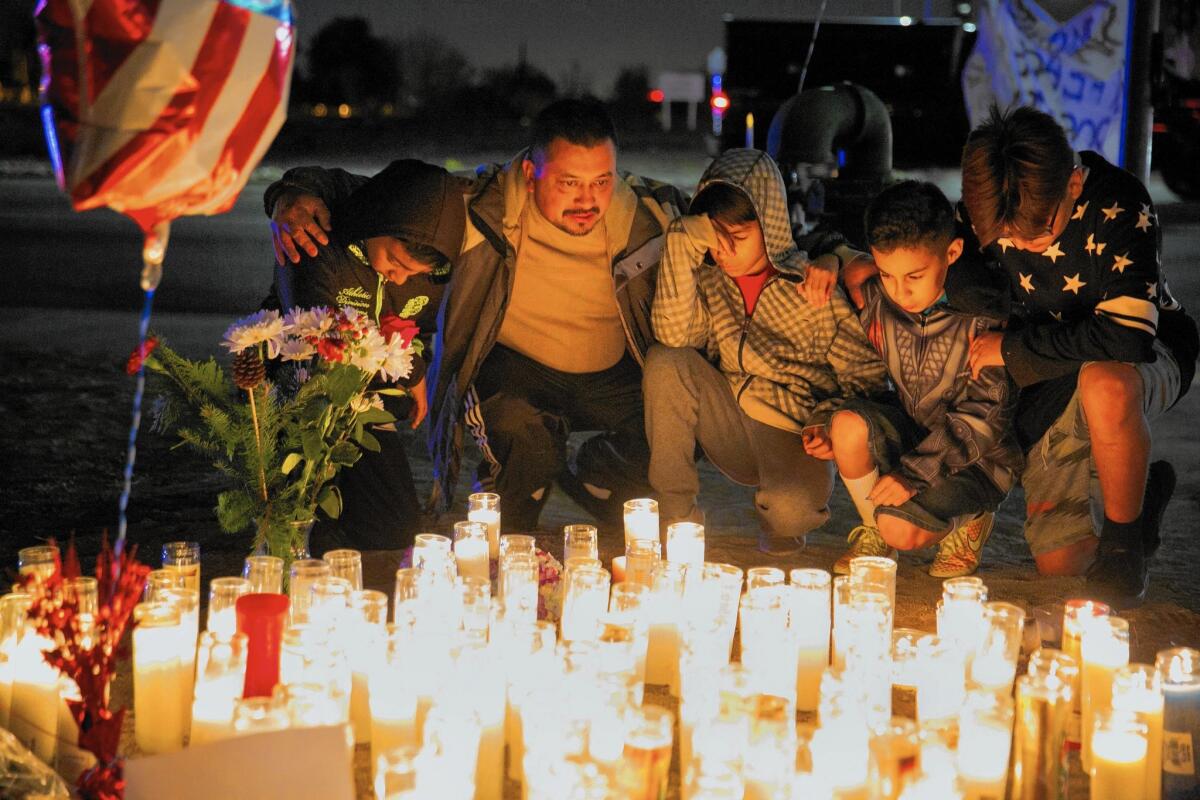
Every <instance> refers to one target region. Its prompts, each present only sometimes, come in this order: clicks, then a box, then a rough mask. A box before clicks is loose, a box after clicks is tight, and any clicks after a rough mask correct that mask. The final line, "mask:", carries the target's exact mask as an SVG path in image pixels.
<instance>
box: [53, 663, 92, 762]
mask: <svg viewBox="0 0 1200 800" xmlns="http://www.w3.org/2000/svg"><path fill="white" fill-rule="evenodd" d="M58 686H59V696H60V698H61V699H60V700H59V703H58V726H57V727H58V743H57V744H56V746H55V748H54V771H55V772H57V773H58V774H59V775H61V776H62V777H63V780H65V781H67V782H68V783H70V784H71V785H74V784H75V782H76V781H77V780H78V778H79V774H80V773H81V772H83V771H84V770H87V769H91V768H92V767H94V766H95V765H96V757H95V756H94V755H92V754H91V753H90V752H88V751H87V750H84V749H82V748H81V747H80V746H79V725H78V724H77V723H76V722H75V715H74V714H72V713H71V707H70V706H68V705H67V701H68V700H82V699H83V696H82V695H81V694H80V693H79V686H77V685H76V683H75V681H73V680H71V679H70V678H68V677H66V676H65V675H64V676H60V677H59V684H58Z"/></svg>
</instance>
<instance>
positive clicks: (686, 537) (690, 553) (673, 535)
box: [667, 523, 704, 568]
mask: <svg viewBox="0 0 1200 800" xmlns="http://www.w3.org/2000/svg"><path fill="white" fill-rule="evenodd" d="M667 560H668V561H675V562H677V563H680V564H693V565H695V566H696V567H697V568H699V567H700V565H702V564H703V563H704V527H703V526H702V525H695V524H691V523H676V524H674V525H671V526H670V527H668V528H667Z"/></svg>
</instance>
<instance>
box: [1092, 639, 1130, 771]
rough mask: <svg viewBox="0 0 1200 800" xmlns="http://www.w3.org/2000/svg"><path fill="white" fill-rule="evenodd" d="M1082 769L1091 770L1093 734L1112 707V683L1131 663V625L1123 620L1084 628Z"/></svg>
mask: <svg viewBox="0 0 1200 800" xmlns="http://www.w3.org/2000/svg"><path fill="white" fill-rule="evenodd" d="M1081 650H1082V652H1083V678H1082V680H1081V684H1082V686H1083V702H1082V704H1081V708H1082V711H1083V716H1082V725H1083V729H1082V730H1083V748H1082V752H1081V754H1080V755H1081V759H1082V761H1083V768H1084V769H1085V770H1088V771H1091V768H1092V749H1091V741H1092V732H1093V730H1094V729H1095V726H1096V719H1097V717H1098V716H1099V714H1100V712H1102V711H1108V710H1109V709H1111V708H1112V680H1113V674H1114V673H1115V672H1116V671H1117V668H1118V667H1123V666H1125V665H1126V664H1128V663H1129V623H1128V622H1127V621H1125V620H1123V619H1121V618H1120V617H1094V618H1092V619H1090V620H1088V621H1087V622H1086V623H1085V624H1084V626H1083V641H1082V647H1081Z"/></svg>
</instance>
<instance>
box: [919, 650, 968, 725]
mask: <svg viewBox="0 0 1200 800" xmlns="http://www.w3.org/2000/svg"><path fill="white" fill-rule="evenodd" d="M965 696H966V681H965V673H964V664H963V654H962V652H961V651H960V650H959V649H958V647H957V646H956V645H954V644H950V643H948V642H945V641H943V640H942V638H941V637H940V636H927V637H922V638H921V639H919V640H918V641H917V721H918V722H919V723H920V724H921V726H922V727H927V726H931V725H938V724H941V723H944V722H946V721H947V720H957V719H958V712H959V709H960V708H961V707H962V704H963V699H964V697H965Z"/></svg>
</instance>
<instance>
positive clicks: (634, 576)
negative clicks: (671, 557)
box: [625, 501, 662, 586]
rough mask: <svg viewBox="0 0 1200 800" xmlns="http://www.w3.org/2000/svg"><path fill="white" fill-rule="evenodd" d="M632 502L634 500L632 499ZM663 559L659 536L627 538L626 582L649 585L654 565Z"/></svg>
mask: <svg viewBox="0 0 1200 800" xmlns="http://www.w3.org/2000/svg"><path fill="white" fill-rule="evenodd" d="M631 502H632V501H631ZM661 559H662V545H661V544H660V543H659V541H658V538H657V537H656V538H654V539H629V538H626V539H625V582H626V583H636V584H641V585H642V586H649V585H650V581H651V576H652V575H653V573H654V567H655V566H656V565H657V564H658V563H659V561H660V560H661Z"/></svg>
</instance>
